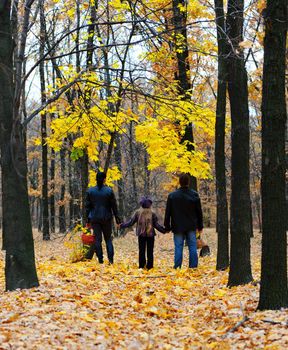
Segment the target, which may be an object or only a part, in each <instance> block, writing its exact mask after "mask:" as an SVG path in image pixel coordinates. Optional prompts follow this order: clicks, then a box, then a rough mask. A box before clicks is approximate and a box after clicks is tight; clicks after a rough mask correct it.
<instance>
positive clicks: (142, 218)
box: [137, 208, 153, 235]
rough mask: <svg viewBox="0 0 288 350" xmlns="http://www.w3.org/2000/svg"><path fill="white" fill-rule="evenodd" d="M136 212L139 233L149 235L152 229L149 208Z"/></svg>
mask: <svg viewBox="0 0 288 350" xmlns="http://www.w3.org/2000/svg"><path fill="white" fill-rule="evenodd" d="M137 212H138V226H139V228H140V232H141V233H146V235H149V234H151V232H152V228H153V223H152V210H151V208H140V209H138V210H137Z"/></svg>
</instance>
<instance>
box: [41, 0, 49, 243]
mask: <svg viewBox="0 0 288 350" xmlns="http://www.w3.org/2000/svg"><path fill="white" fill-rule="evenodd" d="M39 9H40V11H39V12H40V51H39V55H40V57H43V56H44V50H45V37H46V35H45V15H44V2H43V0H40V1H39ZM39 74H40V87H41V103H42V105H44V104H45V102H46V93H45V73H44V61H43V60H42V61H41V62H40V64H39ZM46 138H47V125H46V112H45V111H44V112H43V113H41V143H42V145H41V147H42V215H43V219H42V224H43V227H42V228H43V240H45V241H48V240H50V229H49V205H48V204H49V203H48V201H49V198H48V147H47V143H46Z"/></svg>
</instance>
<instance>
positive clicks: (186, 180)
mask: <svg viewBox="0 0 288 350" xmlns="http://www.w3.org/2000/svg"><path fill="white" fill-rule="evenodd" d="M179 184H180V186H181V187H189V184H190V176H189V174H185V173H182V174H180V176H179Z"/></svg>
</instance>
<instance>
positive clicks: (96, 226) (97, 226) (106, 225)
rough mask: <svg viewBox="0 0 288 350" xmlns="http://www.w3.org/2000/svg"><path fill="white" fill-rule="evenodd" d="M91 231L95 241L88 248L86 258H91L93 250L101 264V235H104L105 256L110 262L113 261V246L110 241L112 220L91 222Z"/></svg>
mask: <svg viewBox="0 0 288 350" xmlns="http://www.w3.org/2000/svg"><path fill="white" fill-rule="evenodd" d="M92 228H93V232H94V235H95V240H96V243H95V245H94V246H93V247H91V248H90V250H89V252H88V253H87V255H86V258H87V259H91V258H92V256H93V253H94V250H95V253H96V255H97V258H98V261H99V263H100V264H103V249H102V239H103V238H102V237H103V236H104V240H105V244H106V250H107V256H108V260H109V263H110V264H113V262H114V247H113V243H112V220H109V221H104V222H102V223H98V222H94V223H92Z"/></svg>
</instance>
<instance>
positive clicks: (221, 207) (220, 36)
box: [214, 0, 229, 270]
mask: <svg viewBox="0 0 288 350" xmlns="http://www.w3.org/2000/svg"><path fill="white" fill-rule="evenodd" d="M214 3H215V17H216V26H217V42H218V86H217V102H216V124H215V172H216V200H217V219H216V220H217V221H216V231H217V264H216V269H217V270H225V269H226V268H227V267H228V266H229V235H228V230H229V227H228V226H229V225H228V205H227V194H226V167H225V118H226V90H227V83H226V82H227V67H226V55H227V43H226V34H225V15H224V8H223V0H215V1H214Z"/></svg>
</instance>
